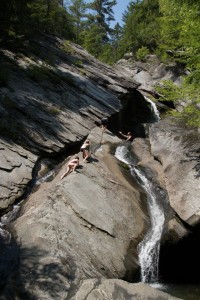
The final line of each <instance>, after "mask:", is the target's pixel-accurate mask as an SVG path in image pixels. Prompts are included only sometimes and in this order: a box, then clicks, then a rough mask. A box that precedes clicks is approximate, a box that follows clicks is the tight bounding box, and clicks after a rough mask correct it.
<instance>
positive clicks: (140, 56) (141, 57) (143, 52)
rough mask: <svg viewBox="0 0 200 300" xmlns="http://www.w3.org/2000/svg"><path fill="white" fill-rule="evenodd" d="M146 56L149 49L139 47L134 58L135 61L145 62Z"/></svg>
mask: <svg viewBox="0 0 200 300" xmlns="http://www.w3.org/2000/svg"><path fill="white" fill-rule="evenodd" d="M148 54H149V49H148V48H147V47H141V48H139V49H138V50H137V52H136V58H137V60H141V61H145V60H146V56H147V55H148Z"/></svg>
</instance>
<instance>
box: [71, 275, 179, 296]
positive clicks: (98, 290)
mask: <svg viewBox="0 0 200 300" xmlns="http://www.w3.org/2000/svg"><path fill="white" fill-rule="evenodd" d="M75 299H76V300H97V299H98V300H122V299H124V300H125V299H126V300H135V299H138V300H139V299H143V300H150V299H154V300H156V299H157V300H165V299H166V300H176V299H180V298H177V297H173V296H171V295H169V294H167V293H164V292H162V291H159V290H157V289H154V288H152V287H150V286H149V285H148V284H144V283H134V284H133V283H127V282H125V281H122V280H119V279H100V280H98V279H88V280H84V281H83V282H82V284H81V286H80V288H79V290H78V291H77V293H76V295H75V296H74V297H72V298H71V300H75Z"/></svg>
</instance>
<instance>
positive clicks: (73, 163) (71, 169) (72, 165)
mask: <svg viewBox="0 0 200 300" xmlns="http://www.w3.org/2000/svg"><path fill="white" fill-rule="evenodd" d="M78 166H79V157H78V155H76V156H75V157H74V158H72V159H70V160H69V162H68V164H67V170H66V172H65V173H64V174H63V175H62V176H61V177H60V179H63V178H64V177H65V176H67V175H69V174H70V173H77V172H76V171H75V169H76V168H77V167H78Z"/></svg>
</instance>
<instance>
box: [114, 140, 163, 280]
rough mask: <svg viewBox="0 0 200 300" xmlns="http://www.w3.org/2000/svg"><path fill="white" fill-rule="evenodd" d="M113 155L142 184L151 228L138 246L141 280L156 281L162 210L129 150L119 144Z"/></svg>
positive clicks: (161, 229) (149, 183)
mask: <svg viewBox="0 0 200 300" xmlns="http://www.w3.org/2000/svg"><path fill="white" fill-rule="evenodd" d="M115 157H116V158H117V159H118V160H120V161H122V162H124V163H126V164H127V165H129V167H130V172H131V174H132V175H133V176H134V177H136V178H139V183H140V184H141V185H142V186H143V188H144V190H145V191H146V194H147V205H148V209H149V217H150V220H151V228H150V229H149V231H148V232H147V234H146V235H145V237H144V239H143V241H142V242H141V243H140V244H139V246H138V251H139V253H138V256H139V261H140V266H141V281H142V282H149V283H155V282H157V281H158V262H159V252H160V239H161V236H162V231H163V226H164V221H165V218H164V211H163V209H162V207H161V206H160V205H159V202H158V200H159V199H157V197H156V195H155V193H154V191H153V190H154V188H153V185H152V183H151V182H150V181H149V180H148V179H147V178H146V177H145V176H144V175H143V174H142V172H141V171H140V170H138V169H137V168H136V167H134V166H133V161H132V159H131V158H130V155H129V151H128V149H127V147H126V146H119V147H117V149H116V152H115Z"/></svg>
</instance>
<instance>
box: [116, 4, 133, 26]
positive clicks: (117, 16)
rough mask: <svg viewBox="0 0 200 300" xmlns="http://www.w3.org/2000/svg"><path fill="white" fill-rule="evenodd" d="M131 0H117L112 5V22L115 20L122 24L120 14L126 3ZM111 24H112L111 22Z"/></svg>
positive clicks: (123, 10)
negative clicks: (113, 18)
mask: <svg viewBox="0 0 200 300" xmlns="http://www.w3.org/2000/svg"><path fill="white" fill-rule="evenodd" d="M130 1H131V0H117V4H116V5H115V6H114V7H113V11H114V17H115V22H114V24H116V23H117V22H118V23H119V24H120V25H122V24H123V22H122V15H123V13H124V12H125V10H126V8H127V6H128V4H129V3H130ZM112 25H113V24H112Z"/></svg>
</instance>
